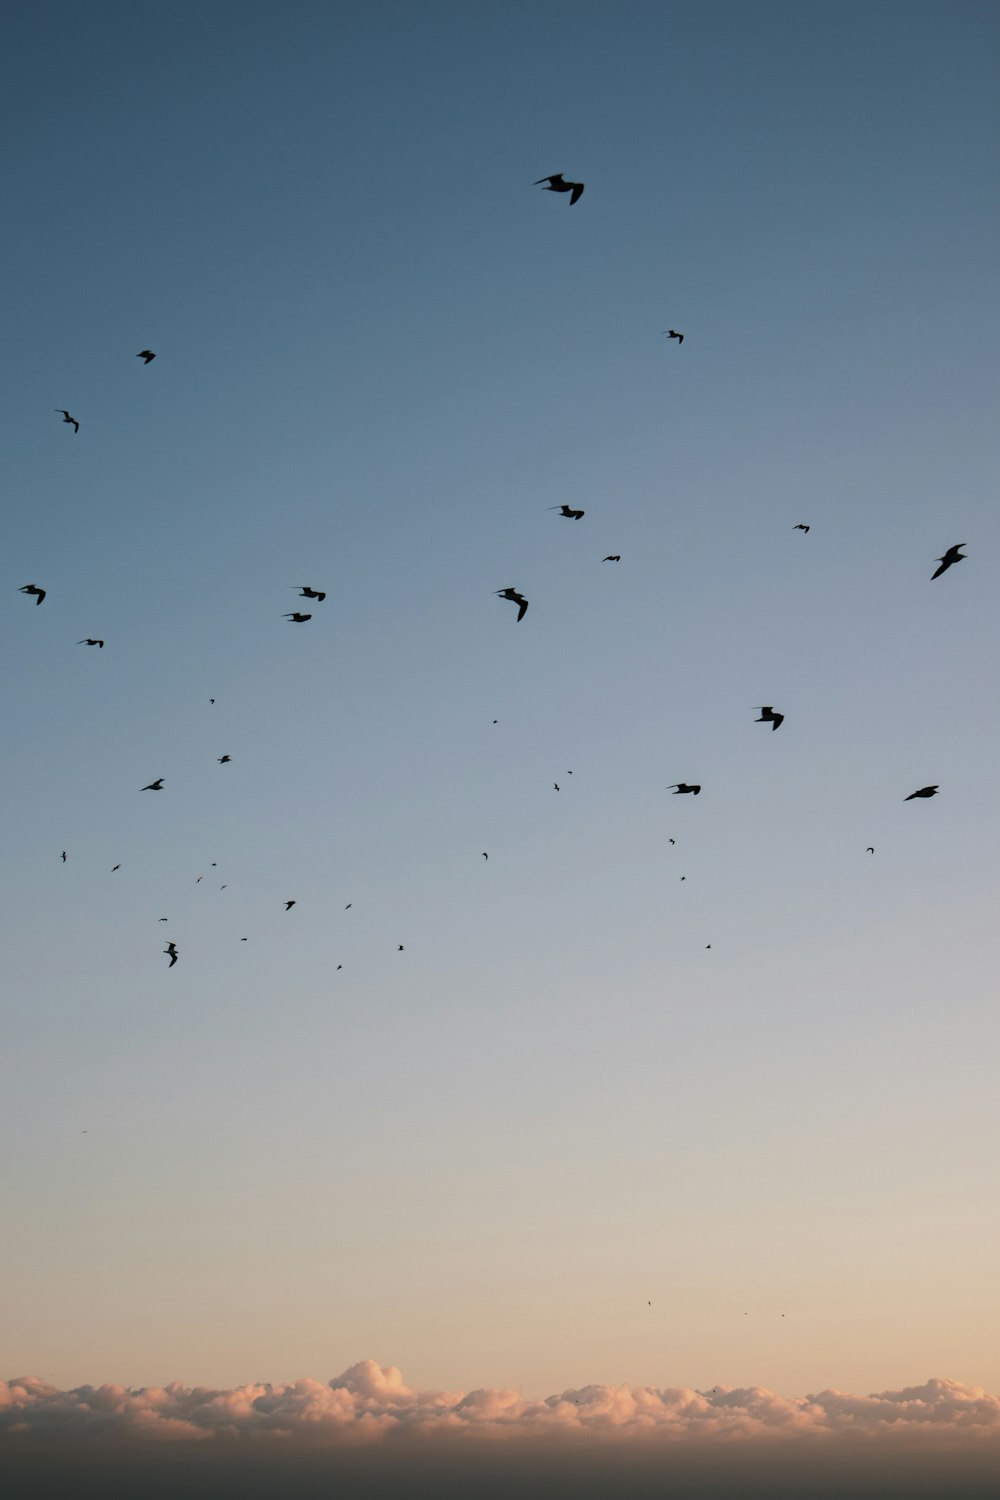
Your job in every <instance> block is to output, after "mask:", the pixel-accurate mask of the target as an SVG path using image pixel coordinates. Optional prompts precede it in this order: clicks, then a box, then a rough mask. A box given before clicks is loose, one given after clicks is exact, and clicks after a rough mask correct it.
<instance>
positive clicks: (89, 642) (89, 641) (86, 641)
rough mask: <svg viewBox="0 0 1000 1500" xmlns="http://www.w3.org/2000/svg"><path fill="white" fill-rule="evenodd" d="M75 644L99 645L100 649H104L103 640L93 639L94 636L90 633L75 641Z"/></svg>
mask: <svg viewBox="0 0 1000 1500" xmlns="http://www.w3.org/2000/svg"><path fill="white" fill-rule="evenodd" d="M76 644H77V645H78V646H100V648H101V650H102V651H103V650H104V642H103V641H95V640H94V637H93V636H92V635H88V636H87V637H86V638H85V639H84V640H82V641H77V643H76Z"/></svg>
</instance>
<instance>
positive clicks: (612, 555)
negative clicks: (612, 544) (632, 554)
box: [601, 552, 622, 562]
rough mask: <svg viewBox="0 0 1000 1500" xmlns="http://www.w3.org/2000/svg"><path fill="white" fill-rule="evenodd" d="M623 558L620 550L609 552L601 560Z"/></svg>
mask: <svg viewBox="0 0 1000 1500" xmlns="http://www.w3.org/2000/svg"><path fill="white" fill-rule="evenodd" d="M621 560H622V555H621V553H620V552H609V553H608V555H607V557H602V558H601V562H621Z"/></svg>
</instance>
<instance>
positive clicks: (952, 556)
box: [931, 542, 969, 583]
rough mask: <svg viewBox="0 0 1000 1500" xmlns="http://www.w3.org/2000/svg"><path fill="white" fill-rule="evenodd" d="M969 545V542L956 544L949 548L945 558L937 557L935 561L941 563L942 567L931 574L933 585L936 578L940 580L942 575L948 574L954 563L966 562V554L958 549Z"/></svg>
mask: <svg viewBox="0 0 1000 1500" xmlns="http://www.w3.org/2000/svg"><path fill="white" fill-rule="evenodd" d="M968 545H969V544H968V542H956V543H955V545H954V547H949V548H948V550H947V552H946V553H945V555H944V557H936V558H935V559H934V561H935V562H939V563H940V564H941V566H940V567H939V568H937V569H935V571H934V572H933V573H932V574H931V582H932V583H933V582H934V580H935V578H940V577H941V574H942V573H947V571H948V569H949V568H950V567H951V565H952V563H957V562H965V553H964V552H959V550H958V549H959V547H967V546H968Z"/></svg>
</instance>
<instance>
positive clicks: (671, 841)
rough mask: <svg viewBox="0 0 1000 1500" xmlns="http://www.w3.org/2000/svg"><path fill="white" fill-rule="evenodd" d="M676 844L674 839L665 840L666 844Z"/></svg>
mask: <svg viewBox="0 0 1000 1500" xmlns="http://www.w3.org/2000/svg"><path fill="white" fill-rule="evenodd" d="M676 842H677V840H676V839H668V840H667V843H668V844H676Z"/></svg>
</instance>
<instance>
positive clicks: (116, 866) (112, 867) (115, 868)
mask: <svg viewBox="0 0 1000 1500" xmlns="http://www.w3.org/2000/svg"><path fill="white" fill-rule="evenodd" d="M120 869H121V865H112V866H111V873H112V875H113V874H114V873H115V871H116V870H120Z"/></svg>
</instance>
